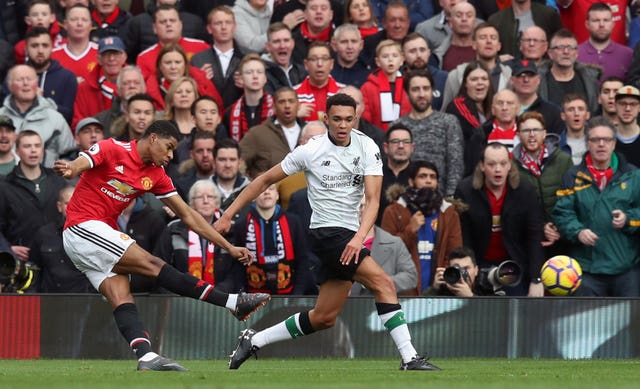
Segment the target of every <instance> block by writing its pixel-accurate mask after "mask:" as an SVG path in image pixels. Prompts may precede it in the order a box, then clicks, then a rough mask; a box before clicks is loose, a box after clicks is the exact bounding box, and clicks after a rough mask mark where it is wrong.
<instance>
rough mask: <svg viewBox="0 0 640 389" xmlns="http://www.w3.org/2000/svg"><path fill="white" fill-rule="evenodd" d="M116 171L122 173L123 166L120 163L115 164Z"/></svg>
mask: <svg viewBox="0 0 640 389" xmlns="http://www.w3.org/2000/svg"><path fill="white" fill-rule="evenodd" d="M116 171H117V172H118V173H120V174H124V166H122V165H118V166H116Z"/></svg>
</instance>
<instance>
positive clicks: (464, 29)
mask: <svg viewBox="0 0 640 389" xmlns="http://www.w3.org/2000/svg"><path fill="white" fill-rule="evenodd" d="M638 4H640V3H639V2H636V1H631V0H611V1H609V2H606V3H605V2H596V1H593V0H555V1H554V0H546V1H545V0H511V1H509V0H505V1H499V2H490V1H478V0H421V1H414V0H404V1H403V0H385V1H373V0H235V1H234V0H208V1H197V0H130V1H120V2H117V1H111V0H110V1H107V0H64V1H63V0H57V1H56V0H28V1H27V0H17V1H12V2H3V8H2V11H1V13H2V18H0V82H2V88H1V89H0V98H1V99H2V100H0V102H1V103H2V104H1V106H0V237H3V238H4V239H6V240H7V241H8V243H9V246H10V247H11V250H12V252H13V255H14V256H15V258H16V260H18V261H20V262H22V263H28V264H30V266H31V269H33V270H34V271H35V274H36V279H35V282H34V283H33V285H32V286H31V287H30V288H29V289H28V290H27V291H28V292H42V293H63V292H73V293H85V292H90V291H92V289H91V286H90V285H89V284H88V283H87V282H86V279H84V278H83V276H82V274H81V273H79V272H78V271H77V269H75V268H74V267H73V265H72V264H71V262H70V261H69V259H68V257H67V256H66V254H65V252H64V250H63V249H62V244H61V228H62V225H63V224H64V223H63V222H64V218H65V215H66V213H65V207H66V203H67V202H68V201H69V198H70V197H71V195H72V194H73V189H74V187H73V185H74V182H65V180H64V179H62V178H60V177H57V176H55V175H54V174H53V172H52V170H51V168H52V166H53V163H54V161H55V160H57V159H67V160H72V159H74V158H76V157H78V155H80V153H81V152H83V151H85V150H88V149H89V148H91V147H92V146H93V145H94V144H96V143H97V142H100V141H114V142H133V141H136V140H137V139H139V138H140V137H141V136H142V134H144V132H145V130H146V129H147V128H148V127H149V126H150V125H151V123H152V122H153V121H154V120H156V119H166V120H170V121H171V122H172V123H173V124H174V125H175V126H176V127H177V128H178V130H179V132H180V134H181V136H182V138H181V139H180V140H179V145H178V148H177V149H176V151H175V153H174V158H173V160H172V161H171V162H170V163H169V164H168V165H167V166H166V167H165V168H166V170H167V172H168V173H169V175H170V176H171V178H172V180H173V183H174V185H175V186H176V188H177V189H178V193H179V194H180V195H181V196H182V197H183V199H184V200H185V201H186V202H187V203H189V205H190V206H191V207H192V208H194V210H196V211H197V212H198V213H200V214H201V215H202V216H203V217H204V218H205V219H207V220H208V221H209V222H210V223H213V222H215V220H216V219H217V217H218V216H219V215H220V214H221V212H224V211H225V209H226V208H227V207H228V206H229V204H231V202H232V201H233V200H234V199H235V198H236V196H237V195H238V193H240V191H242V189H243V188H244V187H245V186H246V185H247V184H248V183H249V182H250V180H251V179H252V178H255V177H256V176H257V175H259V174H260V173H261V172H264V171H266V170H268V169H269V168H271V167H273V166H274V165H277V164H279V163H280V162H281V161H282V159H283V158H284V157H285V156H286V155H287V154H288V153H289V152H290V151H292V150H293V149H294V148H295V147H296V146H298V145H300V144H304V143H305V142H306V141H307V140H308V139H309V137H310V136H313V135H317V134H322V133H324V128H323V122H324V121H326V120H327V115H326V112H325V102H326V100H327V98H328V97H330V96H332V95H334V94H336V93H346V94H348V95H350V96H352V97H353V98H354V99H355V100H356V103H357V109H356V115H357V118H356V121H355V122H354V123H355V125H354V128H355V129H357V130H358V131H361V132H363V133H365V134H366V135H368V136H370V137H371V138H372V139H373V140H374V141H375V142H376V143H377V144H378V146H379V148H380V152H381V155H382V156H383V158H384V168H383V171H384V177H383V188H382V193H381V194H380V196H381V207H380V209H379V217H378V219H377V222H376V224H377V226H376V227H375V228H374V229H372V230H371V231H370V232H369V236H368V238H370V239H369V240H368V244H369V245H372V247H373V248H372V253H373V254H374V255H373V256H374V258H375V259H376V260H378V261H380V263H381V264H382V265H383V267H384V269H385V270H386V271H388V272H389V273H391V274H390V275H391V276H392V277H393V279H394V281H395V282H396V289H397V290H398V291H399V292H401V293H402V294H403V295H423V294H440V292H442V291H445V292H446V293H444V294H453V295H460V296H469V295H473V294H476V293H475V292H476V291H477V290H478V289H477V285H476V286H475V287H474V285H473V278H474V277H475V276H474V277H470V278H469V277H467V278H464V277H463V278H462V279H461V280H460V281H459V282H461V283H466V285H463V284H458V285H448V284H447V283H446V282H445V281H443V278H442V273H443V271H444V269H445V268H447V267H448V266H449V265H450V260H451V261H452V263H453V262H455V263H457V264H458V265H459V266H463V267H465V266H466V268H468V270H469V271H470V272H471V273H473V275H475V274H478V273H481V272H482V269H483V268H487V267H492V266H497V265H499V264H500V263H502V262H503V261H506V260H511V261H515V262H517V263H518V264H519V265H520V267H521V270H522V273H523V278H522V282H521V283H520V285H518V286H516V287H511V288H507V289H506V290H505V292H506V294H508V295H516V296H524V295H529V296H538V297H539V296H543V295H544V290H543V288H542V285H541V284H540V278H539V269H540V267H541V265H542V263H543V262H544V260H545V259H546V258H549V257H550V256H553V255H559V254H566V255H571V256H573V257H574V258H575V259H577V260H578V262H579V263H580V264H581V265H582V269H583V271H584V273H585V276H584V282H583V287H582V288H580V290H579V292H578V294H581V295H595V296H640V248H638V247H637V246H638V243H637V242H639V240H638V234H637V231H636V230H637V227H638V226H639V225H640V220H637V219H639V218H640V208H638V205H639V203H640V198H636V197H635V196H637V195H638V193H639V192H638V190H639V189H638V188H637V187H636V186H635V185H636V183H638V182H639V181H638V179H639V178H638V176H639V175H640V172H639V171H638V170H637V168H636V166H640V126H639V125H638V114H639V113H640V90H638V88H639V87H640V45H638V46H633V45H632V44H635V42H638V40H640V34H639V33H638V30H640V29H638V28H634V26H636V25H640V21H639V20H640V19H639V18H637V17H636V12H637V8H638ZM109 139H112V140H109ZM319 163H320V162H319ZM354 163H356V164H357V161H354ZM114 190H116V191H117V190H118V188H115V187H114ZM309 213H310V208H309V204H308V201H307V200H306V188H305V184H304V179H303V178H302V176H299V175H294V176H291V177H289V178H287V179H286V180H284V181H282V182H281V183H280V184H278V185H277V186H273V187H270V188H268V189H267V190H266V191H265V193H263V194H262V195H260V197H259V198H258V199H257V200H256V201H255V203H254V204H252V205H251V206H249V207H247V208H246V209H244V210H243V211H242V212H240V213H239V214H237V215H235V216H234V222H235V226H234V228H232V230H231V232H230V236H229V239H231V241H232V242H233V243H234V244H236V245H242V246H247V247H248V248H249V250H251V251H252V252H253V253H254V254H255V256H256V260H255V262H254V263H253V264H251V265H250V266H248V267H243V266H241V265H239V264H238V263H234V262H233V260H232V259H231V258H230V257H229V256H228V254H227V253H225V252H222V251H221V250H220V249H219V248H217V247H215V245H214V244H213V243H211V242H208V241H205V240H203V239H202V238H199V237H198V236H197V235H196V234H195V233H193V232H192V231H189V230H188V228H186V227H185V225H184V224H182V223H181V222H179V221H176V220H173V218H174V216H175V215H173V214H172V213H171V211H170V210H169V209H167V208H163V207H162V205H161V203H160V202H159V201H158V200H156V199H155V198H153V197H151V196H147V195H145V196H143V197H141V198H139V199H138V201H136V202H134V203H133V204H131V206H130V207H129V208H127V210H126V211H125V212H124V213H123V214H122V215H121V217H120V219H119V227H120V229H121V230H122V231H123V232H126V233H127V234H129V235H130V236H132V237H133V238H134V239H136V241H137V242H138V243H139V244H141V245H142V246H143V247H145V248H146V249H147V250H148V251H150V252H153V253H155V254H157V255H159V256H161V257H162V258H163V259H164V260H166V261H167V262H168V263H170V264H171V265H173V266H175V267H176V268H177V269H179V270H181V271H184V272H189V273H191V274H193V275H196V276H197V277H200V278H202V279H205V280H206V281H207V282H209V283H211V284H214V285H216V287H220V288H222V289H224V290H225V291H227V292H232V293H235V292H237V291H239V290H240V289H244V290H247V291H258V292H266V293H271V294H275V295H277V294H314V293H317V288H316V285H315V282H314V279H313V274H312V273H313V272H312V271H310V269H311V268H313V263H314V261H315V260H316V258H314V257H313V254H312V253H311V252H310V250H309V248H308V247H306V238H305V236H306V234H308V223H309V221H308V219H309ZM452 251H453V252H454V254H453V255H452V256H450V255H449V254H450V253H451V252H452ZM378 257H379V258H378ZM11 282H12V280H11V278H10V277H7V276H3V275H0V292H1V291H2V290H3V286H4V287H5V292H6V291H11V290H12V289H11V288H10V287H9V288H7V286H10V284H11ZM132 288H133V290H134V291H136V292H153V293H163V292H165V291H163V290H161V289H159V288H158V287H157V286H156V285H154V284H153V283H152V282H149V281H148V280H145V279H142V278H140V279H134V280H132ZM445 289H446V290H445ZM434 291H435V293H434ZM352 294H354V295H366V294H367V291H366V289H364V288H362V287H361V286H359V285H355V286H354V289H353V290H352Z"/></svg>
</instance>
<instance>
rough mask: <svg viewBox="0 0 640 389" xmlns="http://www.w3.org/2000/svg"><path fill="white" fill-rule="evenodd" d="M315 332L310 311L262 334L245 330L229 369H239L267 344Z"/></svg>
mask: <svg viewBox="0 0 640 389" xmlns="http://www.w3.org/2000/svg"><path fill="white" fill-rule="evenodd" d="M314 332H315V330H314V329H313V327H312V326H311V321H310V320H309V312H308V311H306V312H300V313H296V314H294V315H292V316H289V317H288V318H287V319H286V320H284V321H281V322H280V323H278V324H275V325H273V326H271V327H269V328H265V329H264V330H262V331H260V332H256V331H255V330H252V329H250V328H249V329H246V330H243V331H242V332H240V336H239V337H238V344H237V346H236V348H235V350H234V351H233V352H232V353H231V355H230V359H229V369H237V368H239V367H240V365H242V364H243V363H244V361H246V360H247V359H249V358H250V357H251V356H253V355H256V353H257V352H258V350H260V348H261V347H264V346H266V345H267V344H271V343H275V342H279V341H281V340H287V339H295V338H299V337H301V336H305V335H309V334H312V333H314Z"/></svg>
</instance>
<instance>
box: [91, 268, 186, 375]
mask: <svg viewBox="0 0 640 389" xmlns="http://www.w3.org/2000/svg"><path fill="white" fill-rule="evenodd" d="M98 289H99V290H100V293H102V295H103V296H105V297H106V298H107V300H108V301H109V303H110V304H111V306H112V307H113V317H114V319H115V321H116V324H117V325H118V329H119V330H120V333H121V334H122V336H123V337H124V338H125V339H126V340H127V342H128V343H129V346H130V347H131V349H132V350H133V352H134V353H135V354H136V357H138V370H158V371H187V369H185V368H184V367H182V366H180V365H179V364H178V363H176V362H174V361H172V360H171V359H169V358H166V357H163V356H161V355H158V354H156V353H154V352H153V351H151V340H150V339H149V333H148V332H147V330H146V329H145V328H144V325H143V324H142V322H141V321H140V319H139V317H138V309H137V308H136V305H135V303H134V301H133V296H131V293H130V289H129V278H128V277H127V276H124V275H120V274H118V275H114V276H112V277H108V278H106V279H105V280H104V281H103V282H102V283H101V284H100V287H99V288H98Z"/></svg>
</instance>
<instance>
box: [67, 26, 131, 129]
mask: <svg viewBox="0 0 640 389" xmlns="http://www.w3.org/2000/svg"><path fill="white" fill-rule="evenodd" d="M126 61H127V53H126V52H125V47H124V43H122V40H121V39H120V38H119V37H117V36H108V37H106V38H102V39H100V42H99V43H98V66H96V67H95V68H94V69H93V70H92V71H91V73H89V75H88V76H87V79H86V80H84V81H83V82H82V83H80V85H78V93H77V95H76V101H75V104H74V106H73V121H72V123H71V125H72V127H74V126H75V125H76V124H78V122H79V121H80V120H82V119H84V118H86V117H89V116H93V115H95V114H98V113H100V112H102V111H104V110H105V109H108V108H110V107H111V103H112V102H113V99H114V97H115V96H116V95H117V89H116V80H117V78H118V74H119V73H120V70H121V69H122V67H123V66H124V64H125V63H126Z"/></svg>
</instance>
